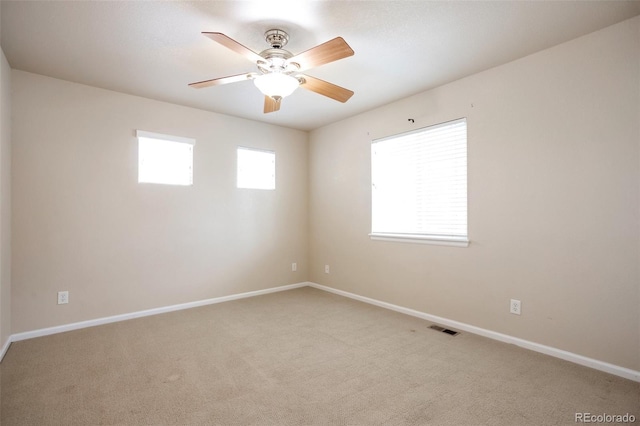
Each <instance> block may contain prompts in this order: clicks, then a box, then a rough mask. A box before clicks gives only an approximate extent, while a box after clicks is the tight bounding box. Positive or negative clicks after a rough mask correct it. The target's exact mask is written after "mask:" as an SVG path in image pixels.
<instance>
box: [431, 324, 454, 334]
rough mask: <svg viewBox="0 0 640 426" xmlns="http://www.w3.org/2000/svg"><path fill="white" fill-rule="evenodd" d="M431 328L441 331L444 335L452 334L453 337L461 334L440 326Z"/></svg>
mask: <svg viewBox="0 0 640 426" xmlns="http://www.w3.org/2000/svg"><path fill="white" fill-rule="evenodd" d="M429 328H430V329H432V330H435V331H441V332H443V333H447V334H450V335H452V336H455V335H456V334H460V333H459V332H458V331H453V330H449V329H448V328H444V327H440V326H439V325H432V326H430V327H429Z"/></svg>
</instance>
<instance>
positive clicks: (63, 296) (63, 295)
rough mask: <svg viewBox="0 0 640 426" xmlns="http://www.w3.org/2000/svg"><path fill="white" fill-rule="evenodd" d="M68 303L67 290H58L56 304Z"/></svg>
mask: <svg viewBox="0 0 640 426" xmlns="http://www.w3.org/2000/svg"><path fill="white" fill-rule="evenodd" d="M66 303H69V292H68V291H59V292H58V305H64V304H66Z"/></svg>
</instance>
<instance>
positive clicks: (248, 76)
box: [189, 72, 257, 89]
mask: <svg viewBox="0 0 640 426" xmlns="http://www.w3.org/2000/svg"><path fill="white" fill-rule="evenodd" d="M256 75H257V74H256V73H253V72H250V73H248V74H238V75H232V76H229V77H221V78H214V79H212V80H204V81H198V82H196V83H191V84H189V87H193V88H194V89H202V88H204V87H211V86H220V85H223V84H229V83H236V82H238V81H244V80H250V79H252V78H254V77H255V76H256Z"/></svg>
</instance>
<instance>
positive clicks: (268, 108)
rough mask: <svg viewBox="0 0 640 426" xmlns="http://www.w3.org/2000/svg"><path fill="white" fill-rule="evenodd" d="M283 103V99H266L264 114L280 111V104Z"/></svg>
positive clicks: (268, 97)
mask: <svg viewBox="0 0 640 426" xmlns="http://www.w3.org/2000/svg"><path fill="white" fill-rule="evenodd" d="M281 103H282V98H278V99H277V100H276V99H273V98H272V97H271V96H265V97H264V113H265V114H268V113H270V112H275V111H278V110H279V109H280V104H281Z"/></svg>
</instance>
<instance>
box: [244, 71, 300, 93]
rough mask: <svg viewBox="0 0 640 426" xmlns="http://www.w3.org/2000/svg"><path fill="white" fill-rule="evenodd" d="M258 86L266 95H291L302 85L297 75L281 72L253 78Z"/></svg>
mask: <svg viewBox="0 0 640 426" xmlns="http://www.w3.org/2000/svg"><path fill="white" fill-rule="evenodd" d="M253 83H254V84H255V85H256V87H257V88H258V89H259V90H260V91H261V92H262V93H264V94H265V95H266V96H271V97H272V98H273V97H277V96H279V97H281V98H284V97H285V96H289V95H290V94H292V93H293V91H294V90H296V88H297V87H298V86H299V85H300V82H299V81H298V79H296V78H295V77H292V76H290V75H287V74H281V73H271V74H264V75H261V76H259V77H257V78H256V79H255V80H253Z"/></svg>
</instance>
